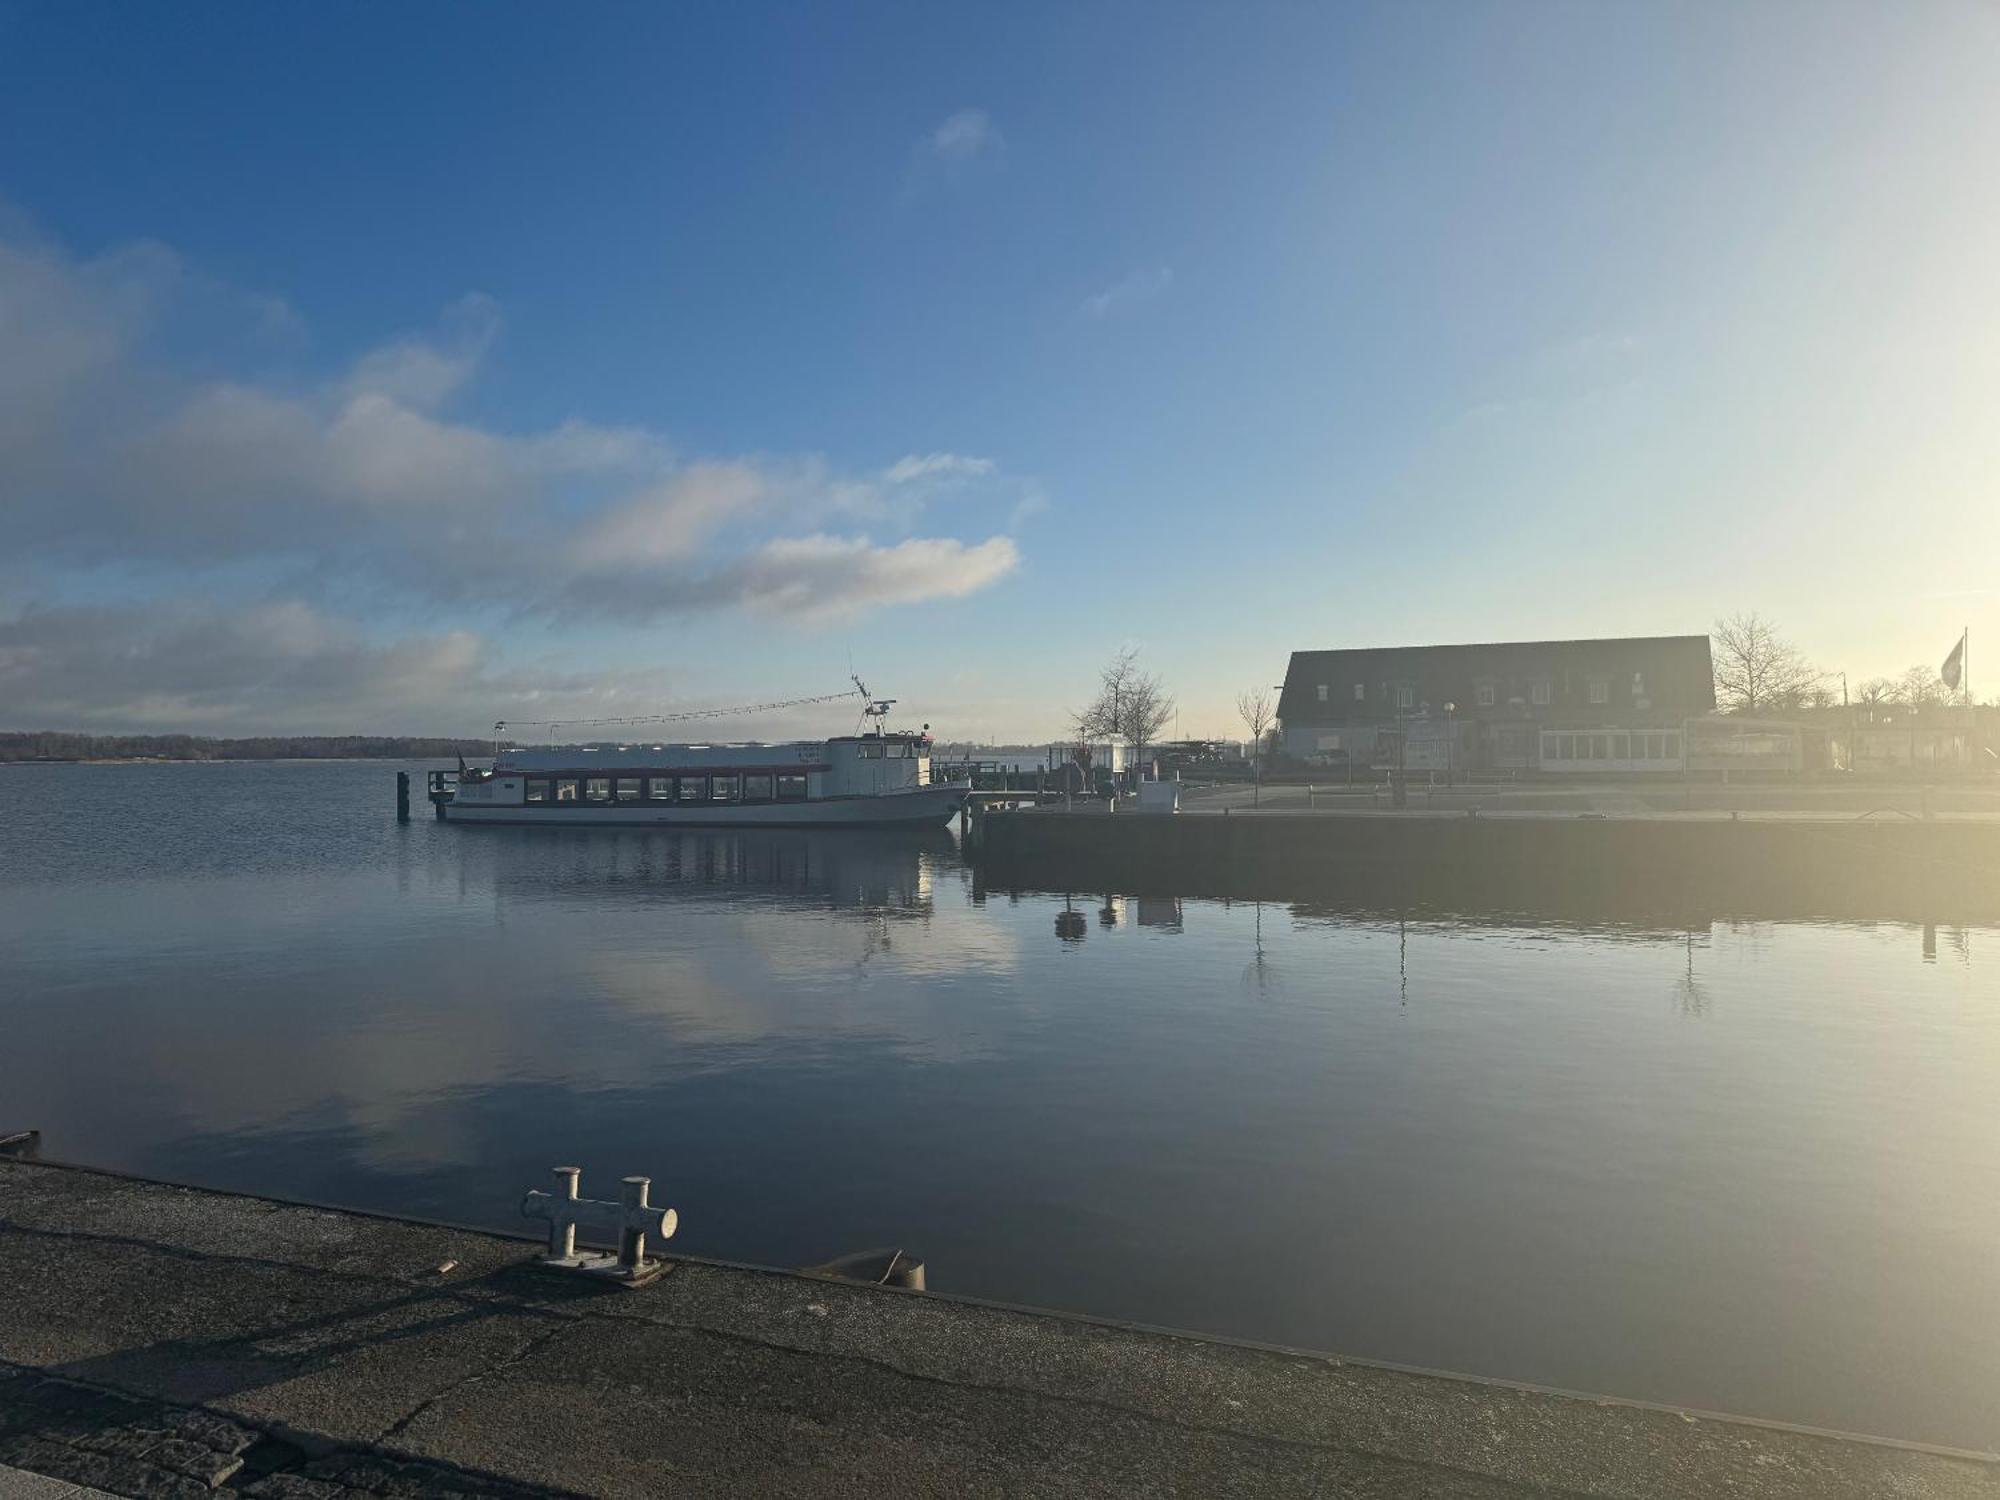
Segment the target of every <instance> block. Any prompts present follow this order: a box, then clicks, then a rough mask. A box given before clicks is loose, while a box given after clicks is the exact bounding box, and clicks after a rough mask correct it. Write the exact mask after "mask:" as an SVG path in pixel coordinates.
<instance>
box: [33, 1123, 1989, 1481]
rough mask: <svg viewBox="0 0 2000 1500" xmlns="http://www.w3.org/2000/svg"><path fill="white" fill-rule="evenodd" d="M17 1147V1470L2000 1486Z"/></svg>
mask: <svg viewBox="0 0 2000 1500" xmlns="http://www.w3.org/2000/svg"><path fill="white" fill-rule="evenodd" d="M535 1253H536V1251H535V1247H534V1246H532V1245H530V1244H527V1243H524V1242H523V1241H521V1240H518V1239H511V1238H507V1237H504V1236H499V1235H492V1234H483V1233H476V1232H472V1231H468V1230H462V1229H453V1228H443V1227H437V1226H433V1225H425V1224H417V1223H409V1222H404V1221H400V1220H395V1219H386V1218H379V1217H372V1216H367V1215H360V1214H353V1213H344V1212H336V1211H331V1210H327V1209H320V1208H310V1207H304V1206H299V1205H291V1204H284V1203H278V1202H272V1201H268V1200H264V1199H257V1198H248V1197H241V1196H236V1195H230V1194H221V1193H211V1192H203V1191H198V1190H194V1189H188V1188H179V1187H171V1186H166V1185H163V1184H157V1183H148V1182H141V1181H135V1180H132V1179H128V1178H123V1177H118V1176H112V1175H106V1174H102V1173H97V1172H91V1171H86V1170H81V1169H77V1168H70V1167H61V1166H56V1165H51V1164H46V1163H31V1162H21V1161H6V1160H0V1466H5V1467H8V1468H11V1469H13V1470H17V1471H27V1473H28V1474H31V1475H39V1476H45V1477H46V1478H48V1479H50V1480H53V1481H57V1482H59V1483H63V1484H80V1485H84V1486H89V1487H91V1488H95V1489H98V1490H102V1491H105V1492H107V1493H111V1494H117V1495H126V1496H147V1497H153V1496H160V1497H170V1500H186V1497H193V1496H198V1495H205V1494H209V1493H211V1492H212V1491H213V1489H214V1488H215V1487H217V1486H221V1487H225V1488H229V1489H234V1490H237V1491H240V1492H241V1493H243V1494H245V1495H250V1496H262V1497H272V1500H340V1497H348V1496H358V1495H381V1496H389V1495H492V1496H510V1497H540V1496H548V1495H594V1496H598V1495H601V1496H652V1495H663V1494H673V1495H875V1496H903V1495H910V1496H917V1495H1026V1494H1032V1495H1085V1496H1095V1495H1138V1494H1144V1495H1201V1496H1210V1495H1294V1494H1302V1495H1306V1494H1319V1495H1366V1496H1415V1495H1425V1496H1464V1497H1488V1496H1493V1497H1498V1496H1524V1495H1566V1496H1618V1497H1631V1500H1639V1497H1658V1496H1681V1495H1737V1496H1771V1497H1786V1500H1790V1497H1800V1500H1803V1497H1808V1496H1810V1497H1815V1500H1826V1497H1840V1496H1857V1497H1858V1496H1871V1497H1872V1496H1881V1495H1892V1494H1893V1495H1897V1496H1902V1497H1909V1500H1928V1497H1940V1500H1943V1497H1953V1500H1957V1497H1972V1496H1984V1497H1996V1496H2000V1464H1996V1462H1995V1460H1993V1459H1992V1458H1990V1457H1987V1456H1980V1455H1969V1454H1955V1453H1948V1452H1943V1451H1939V1450H1934V1449H1924V1448H1917V1447H1911V1446H1906V1445H1897V1444H1890V1443H1883V1442H1876V1441H1870V1440H1866V1439H1857V1438H1851V1437H1843V1436H1837V1435H1832V1434H1824V1433H1814V1432H1809V1431H1804V1430H1800V1429H1796V1428H1787V1427H1781V1426H1773V1425H1768V1424H1759V1423H1752V1422H1744V1421H1737V1420H1732V1419H1728V1418H1722V1417H1714V1416H1707V1415H1700V1414H1694V1413H1684V1412H1679V1411H1672V1410H1666V1409H1661V1408H1654V1407H1646V1406H1641V1405H1634V1404H1629V1403H1622V1402H1616V1401H1610V1400H1601V1399H1592V1398H1587V1397H1576V1396H1569V1395H1564V1394H1560V1393H1555V1392H1549V1391H1543V1390H1536V1389H1530V1388H1525V1387H1519V1386H1511V1385H1506V1384H1500V1383H1494V1382H1488V1381H1476V1380H1468V1379H1460V1378H1455V1377H1450V1376H1443V1375H1435V1374H1427V1373H1422V1372H1415V1371H1407V1370H1399V1369H1393V1368H1388V1367H1384V1366H1380V1365H1371V1364H1365V1363H1358V1362H1354V1361H1344V1360H1340V1359H1336V1358H1330V1357H1326V1356H1321V1355H1311V1354H1304V1353H1299V1352H1296V1351H1287V1350H1280V1349H1272V1348H1266V1347H1259V1346H1248V1345H1242V1344H1234V1343H1228V1342H1223V1341H1218V1340H1209V1339H1201V1338H1196V1337H1192V1336H1187V1335H1177V1334H1173V1333H1169V1332H1164V1331H1159V1330H1148V1329H1142V1328H1133V1327H1129V1326H1123V1325H1114V1324H1107V1323H1102V1322H1093V1321H1089V1320H1085V1319H1078V1318H1068V1317H1059V1316H1055V1315H1051V1314H1047V1313H1040V1312H1033V1311H1027V1310H1022V1309H1014V1308H1004V1307H997V1306H993V1305H991V1304H985V1303H979V1302H973V1301H967V1300H960V1299H954V1298H951V1297H948V1296H941V1295H938V1294H935V1293H931V1294H924V1293H910V1292H895V1291H887V1290H880V1289H876V1288H873V1287H863V1286H854V1285H847V1284H842V1283H837V1282H831V1281H827V1280H825V1279H821V1278H814V1277H809V1276H803V1275H797V1274H792V1273H786V1272H777V1271H766V1270H758V1269H754V1268H748V1267H742V1266H731V1265H721V1264H716V1263H710V1262H699V1261H692V1260H683V1261H676V1262H674V1263H673V1264H672V1268H671V1270H670V1271H669V1273H668V1274H667V1275H666V1276H664V1277H663V1278H661V1279H660V1280H659V1281H657V1282H655V1283H654V1284H652V1285H651V1286H648V1287H645V1288H642V1289H639V1290H633V1291H623V1290H617V1289H612V1288H605V1287H599V1286H591V1285H580V1284H578V1283H577V1282H576V1281H574V1280H572V1279H566V1278H565V1277H563V1276H562V1275H560V1274H558V1273H553V1272H548V1271H544V1270H541V1269H539V1268H537V1267H535V1266H534V1265H533V1264H532V1262H533V1258H534V1255H535Z"/></svg>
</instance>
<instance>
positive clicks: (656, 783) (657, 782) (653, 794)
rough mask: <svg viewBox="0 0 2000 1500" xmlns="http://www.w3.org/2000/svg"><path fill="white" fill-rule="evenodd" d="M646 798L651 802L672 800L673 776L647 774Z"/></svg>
mask: <svg viewBox="0 0 2000 1500" xmlns="http://www.w3.org/2000/svg"><path fill="white" fill-rule="evenodd" d="M646 798H647V800H648V801H651V802H671V801H673V800H674V778H673V777H671V776H648V777H647V778H646Z"/></svg>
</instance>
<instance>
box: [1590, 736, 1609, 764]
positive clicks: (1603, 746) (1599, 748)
mask: <svg viewBox="0 0 2000 1500" xmlns="http://www.w3.org/2000/svg"><path fill="white" fill-rule="evenodd" d="M1590 758H1591V759H1592V760H1609V759H1611V736H1610V735H1608V734H1593V735H1592V736H1591V737H1590Z"/></svg>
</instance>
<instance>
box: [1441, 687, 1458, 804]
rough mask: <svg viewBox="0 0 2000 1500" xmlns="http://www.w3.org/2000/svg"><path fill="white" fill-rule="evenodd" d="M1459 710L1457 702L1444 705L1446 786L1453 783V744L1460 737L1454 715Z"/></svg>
mask: <svg viewBox="0 0 2000 1500" xmlns="http://www.w3.org/2000/svg"><path fill="white" fill-rule="evenodd" d="M1457 712H1458V705H1457V704H1456V703H1447V704H1446V705H1445V706H1444V784H1445V785H1446V786H1450V785H1451V759H1452V754H1451V753H1452V745H1453V742H1454V741H1456V740H1457V738H1458V729H1457V721H1456V720H1455V719H1454V718H1453V717H1452V715H1454V714H1456V713H1457Z"/></svg>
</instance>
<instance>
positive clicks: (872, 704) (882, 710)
mask: <svg viewBox="0 0 2000 1500" xmlns="http://www.w3.org/2000/svg"><path fill="white" fill-rule="evenodd" d="M848 680H849V681H850V682H852V683H853V684H854V691H855V692H857V693H859V694H860V695H861V717H860V718H859V719H857V720H856V721H855V725H854V729H855V733H857V734H859V733H862V732H864V731H866V732H868V733H871V734H880V733H881V732H882V730H883V728H884V727H885V723H886V721H887V719H888V717H889V710H890V709H892V708H894V707H895V706H896V700H895V699H894V698H877V697H875V696H874V695H873V694H872V693H870V692H869V691H868V684H867V683H865V682H863V681H862V680H861V679H860V678H859V677H852V676H850V677H849V679H848ZM870 719H873V720H874V721H875V728H874V729H872V730H869V729H867V724H868V721H869V720H870Z"/></svg>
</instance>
